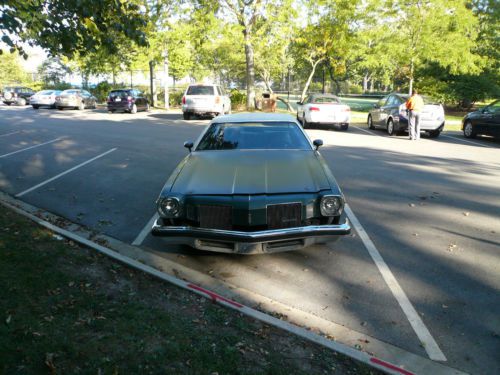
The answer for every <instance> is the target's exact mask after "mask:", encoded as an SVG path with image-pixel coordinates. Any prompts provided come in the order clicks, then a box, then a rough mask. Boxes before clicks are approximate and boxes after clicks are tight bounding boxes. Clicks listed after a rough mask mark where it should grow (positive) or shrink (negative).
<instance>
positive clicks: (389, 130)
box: [387, 119, 396, 137]
mask: <svg viewBox="0 0 500 375" xmlns="http://www.w3.org/2000/svg"><path fill="white" fill-rule="evenodd" d="M387 134H389V135H390V136H391V137H392V136H393V135H396V131H395V129H394V121H392V119H389V121H387Z"/></svg>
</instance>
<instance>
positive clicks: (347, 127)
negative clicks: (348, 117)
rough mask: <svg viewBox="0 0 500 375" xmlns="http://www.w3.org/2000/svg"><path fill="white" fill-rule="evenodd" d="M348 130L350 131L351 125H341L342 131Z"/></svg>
mask: <svg viewBox="0 0 500 375" xmlns="http://www.w3.org/2000/svg"><path fill="white" fill-rule="evenodd" d="M347 129H349V124H342V125H340V130H344V131H346V130H347Z"/></svg>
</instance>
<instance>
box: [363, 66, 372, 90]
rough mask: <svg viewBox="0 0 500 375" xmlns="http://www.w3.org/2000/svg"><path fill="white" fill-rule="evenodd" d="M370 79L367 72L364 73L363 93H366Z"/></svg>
mask: <svg viewBox="0 0 500 375" xmlns="http://www.w3.org/2000/svg"><path fill="white" fill-rule="evenodd" d="M369 79H370V76H369V74H368V71H366V72H365V75H364V76H363V92H367V91H368V80H369Z"/></svg>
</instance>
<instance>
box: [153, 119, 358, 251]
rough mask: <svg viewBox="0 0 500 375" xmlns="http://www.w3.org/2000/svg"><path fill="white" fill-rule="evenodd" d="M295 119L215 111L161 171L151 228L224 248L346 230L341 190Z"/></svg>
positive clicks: (280, 245) (320, 238)
mask: <svg viewBox="0 0 500 375" xmlns="http://www.w3.org/2000/svg"><path fill="white" fill-rule="evenodd" d="M322 144H323V142H322V141H321V140H316V141H314V142H313V143H311V142H310V140H309V138H308V137H307V135H306V134H305V132H304V131H303V130H302V128H301V126H300V125H299V124H298V123H297V122H296V120H295V119H294V118H293V117H291V116H289V115H280V114H237V115H227V116H220V117H217V118H215V119H214V120H213V121H212V122H211V123H210V125H209V126H208V127H207V128H206V130H205V131H204V132H203V133H202V134H201V136H200V137H199V139H198V140H197V141H196V142H195V143H193V142H186V143H185V144H184V146H185V147H187V148H188V149H189V151H190V152H189V154H188V155H187V156H186V157H185V158H184V160H182V161H181V162H180V164H179V165H178V166H177V168H176V169H175V170H174V171H173V173H172V174H171V176H170V177H169V179H168V181H167V183H166V184H165V186H164V187H163V189H162V191H161V193H160V196H159V198H158V200H157V208H158V213H159V219H158V220H157V221H156V222H155V223H154V225H153V228H152V231H151V232H152V234H153V235H155V236H165V237H170V238H172V239H174V240H175V242H177V243H183V244H187V245H190V246H192V247H194V248H196V249H200V250H209V251H217V252H225V253H242V254H250V253H269V252H277V251H288V250H297V249H302V248H304V247H307V246H309V245H312V244H314V243H324V242H330V241H334V240H336V239H338V238H339V237H340V236H341V235H346V234H349V233H350V231H351V228H350V226H349V223H348V220H347V218H346V217H345V213H344V212H343V208H344V196H343V195H342V192H341V190H340V188H339V186H338V185H337V182H336V181H335V178H334V177H333V174H332V172H331V171H330V169H329V168H328V166H327V164H326V162H325V160H324V159H323V157H322V156H321V154H320V153H319V152H318V148H319V146H321V145H322Z"/></svg>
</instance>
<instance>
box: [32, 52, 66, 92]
mask: <svg viewBox="0 0 500 375" xmlns="http://www.w3.org/2000/svg"><path fill="white" fill-rule="evenodd" d="M70 73H71V68H70V67H69V66H68V65H66V64H65V63H64V62H63V61H62V59H61V58H60V57H49V58H48V59H46V60H45V61H44V62H43V63H42V64H41V65H40V66H39V67H38V74H39V75H40V80H41V81H42V82H43V83H44V85H46V86H57V85H60V84H61V83H62V82H64V78H65V77H66V75H67V74H70Z"/></svg>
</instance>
